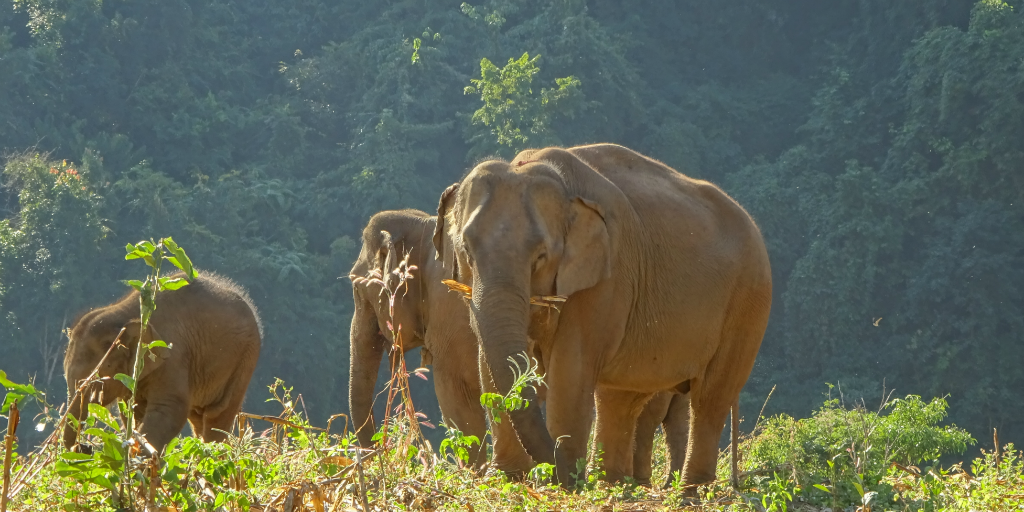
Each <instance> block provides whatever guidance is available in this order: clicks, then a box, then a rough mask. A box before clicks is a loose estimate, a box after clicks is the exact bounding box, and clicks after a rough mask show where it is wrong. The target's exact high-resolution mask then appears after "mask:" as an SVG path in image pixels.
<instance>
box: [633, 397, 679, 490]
mask: <svg viewBox="0 0 1024 512" xmlns="http://www.w3.org/2000/svg"><path fill="white" fill-rule="evenodd" d="M671 401H672V393H669V392H666V391H663V392H661V393H658V394H656V395H654V398H652V399H651V401H650V402H647V405H645V406H644V410H643V412H641V413H640V417H639V418H637V420H636V440H635V441H634V448H633V479H634V480H636V482H637V483H638V484H640V485H650V484H651V471H652V470H653V468H652V465H653V464H652V459H653V451H654V434H655V432H656V431H657V430H658V425H659V424H661V422H662V420H664V419H665V415H666V414H668V406H669V404H670V403H671Z"/></svg>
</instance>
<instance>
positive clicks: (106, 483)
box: [89, 475, 117, 491]
mask: <svg viewBox="0 0 1024 512" xmlns="http://www.w3.org/2000/svg"><path fill="white" fill-rule="evenodd" d="M89 482H91V483H94V484H96V485H98V486H100V487H102V488H104V489H106V490H108V491H114V490H117V487H116V486H115V485H114V483H113V482H111V481H110V479H109V478H107V477H106V476H104V475H96V476H94V477H92V478H91V479H89Z"/></svg>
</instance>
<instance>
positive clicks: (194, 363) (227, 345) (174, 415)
mask: <svg viewBox="0 0 1024 512" xmlns="http://www.w3.org/2000/svg"><path fill="white" fill-rule="evenodd" d="M182 275H183V274H181V273H178V274H176V276H177V277H181V276H182ZM171 277H175V276H173V275H172V276H171ZM156 300H157V306H158V307H157V309H156V311H155V312H153V316H152V317H150V320H149V325H148V326H147V328H146V331H145V332H140V331H141V326H142V325H141V322H140V320H139V292H138V291H134V290H133V291H132V292H131V293H128V294H127V295H125V296H124V297H122V298H121V299H120V300H118V301H116V302H114V303H113V304H110V305H107V306H103V307H100V308H96V309H93V310H91V311H89V312H88V313H86V314H85V315H83V316H82V317H81V318H80V319H79V320H77V321H76V322H75V323H74V327H72V328H71V330H70V335H69V337H70V341H69V343H68V348H67V353H66V354H65V356H64V375H65V377H66V378H67V383H68V399H69V400H70V401H71V402H70V405H69V409H68V410H69V411H70V412H71V414H73V415H74V416H75V417H76V418H77V419H78V420H84V419H85V417H86V416H87V415H88V413H89V409H88V407H87V404H88V403H90V402H98V403H100V404H101V405H103V406H107V405H109V404H111V403H113V402H114V400H116V399H117V398H124V397H127V396H128V394H129V391H128V388H126V387H125V386H124V385H123V384H121V383H120V382H119V381H116V380H113V379H105V380H104V381H103V383H102V384H100V383H95V384H92V385H90V386H88V387H87V388H86V389H85V392H84V393H82V394H80V395H78V396H77V397H76V396H75V391H76V390H77V388H78V386H79V384H80V383H81V382H82V380H83V379H85V378H87V377H88V376H89V374H90V373H91V372H92V371H93V369H94V368H96V366H97V364H99V363H100V360H101V359H102V358H103V356H104V355H105V354H107V352H108V349H110V355H109V356H108V357H107V359H106V360H105V361H104V362H103V364H102V365H100V366H99V377H113V376H114V375H116V374H118V373H124V374H126V375H131V373H132V369H131V368H132V364H133V362H134V359H133V357H134V354H135V351H136V349H137V348H138V346H139V340H140V339H141V340H142V341H143V342H144V343H150V342H152V341H154V340H163V341H164V342H165V343H167V345H168V348H155V349H153V351H152V352H153V356H154V358H153V359H149V358H146V359H145V364H144V366H143V368H142V373H141V374H140V376H139V379H138V384H137V386H136V387H137V390H136V391H137V392H136V395H135V403H136V406H135V413H136V415H137V416H136V418H137V421H139V422H141V425H140V426H139V431H140V432H142V434H143V435H145V436H146V439H147V440H148V441H149V442H150V444H151V445H153V447H154V448H156V449H157V450H158V451H159V450H163V448H164V447H165V446H166V445H167V443H168V442H169V441H170V440H171V439H172V438H173V437H174V436H175V435H177V434H178V433H179V432H181V429H182V428H184V427H185V422H186V421H188V423H190V424H191V425H192V431H193V432H194V433H195V435H197V436H199V437H201V438H202V439H203V440H204V441H222V440H224V439H225V435H224V434H223V433H221V432H219V431H221V430H222V431H230V430H231V425H232V423H233V422H234V419H235V416H237V415H238V412H239V411H240V410H241V407H242V401H243V399H244V398H245V389H246V387H247V386H248V385H249V380H250V379H251V378H252V373H253V370H254V369H255V368H256V361H257V360H258V359H259V355H260V344H261V342H260V338H261V336H262V331H263V327H262V325H261V324H260V319H259V315H258V314H257V312H256V307H255V306H254V305H253V303H252V300H251V299H250V298H249V294H248V293H246V291H245V290H244V289H243V288H242V287H241V286H238V285H237V284H235V283H234V282H232V281H231V280H229V279H226V278H224V277H221V276H218V275H217V274H214V273H212V272H206V271H199V277H198V278H196V279H195V280H194V281H193V282H192V283H191V284H189V285H188V286H185V287H184V288H180V289H177V290H170V291H165V292H161V293H160V294H159V295H157V299H156ZM112 345H114V346H113V348H112V349H111V346H112ZM77 440H78V429H77V428H76V426H75V425H73V424H71V423H70V422H69V424H68V426H67V427H66V428H65V430H64V445H65V446H66V447H67V448H72V447H73V446H74V445H76V443H77Z"/></svg>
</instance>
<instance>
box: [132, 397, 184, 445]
mask: <svg viewBox="0 0 1024 512" xmlns="http://www.w3.org/2000/svg"><path fill="white" fill-rule="evenodd" d="M188 409H189V407H188V397H187V395H180V394H166V395H160V396H157V397H152V396H151V397H150V398H149V400H148V401H147V403H146V412H145V416H144V419H143V420H142V425H141V426H140V427H139V432H141V433H142V435H144V436H146V440H147V441H149V444H151V445H153V447H154V448H156V450H157V452H160V451H163V449H164V447H165V446H167V443H169V442H171V439H174V436H176V435H178V433H179V432H181V430H182V429H183V428H185V423H186V421H187V420H188V413H189V410H188Z"/></svg>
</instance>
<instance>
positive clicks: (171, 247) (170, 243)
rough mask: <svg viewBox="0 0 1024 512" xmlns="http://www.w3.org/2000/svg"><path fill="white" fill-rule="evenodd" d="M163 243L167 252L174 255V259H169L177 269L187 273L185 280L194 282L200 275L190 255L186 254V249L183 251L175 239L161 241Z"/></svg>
mask: <svg viewBox="0 0 1024 512" xmlns="http://www.w3.org/2000/svg"><path fill="white" fill-rule="evenodd" d="M161 243H163V245H164V247H166V248H167V250H168V251H170V253H171V254H173V255H174V257H173V258H168V259H169V260H170V261H171V263H172V264H173V265H174V266H175V267H178V268H179V269H181V271H182V272H184V273H185V279H186V280H188V282H192V281H194V280H195V279H196V278H197V277H199V274H198V273H197V272H196V269H195V268H193V267H192V260H190V259H189V257H188V255H186V254H185V249H182V248H181V247H180V246H178V244H177V243H175V241H174V239H173V238H171V237H167V238H164V239H163V240H161Z"/></svg>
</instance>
